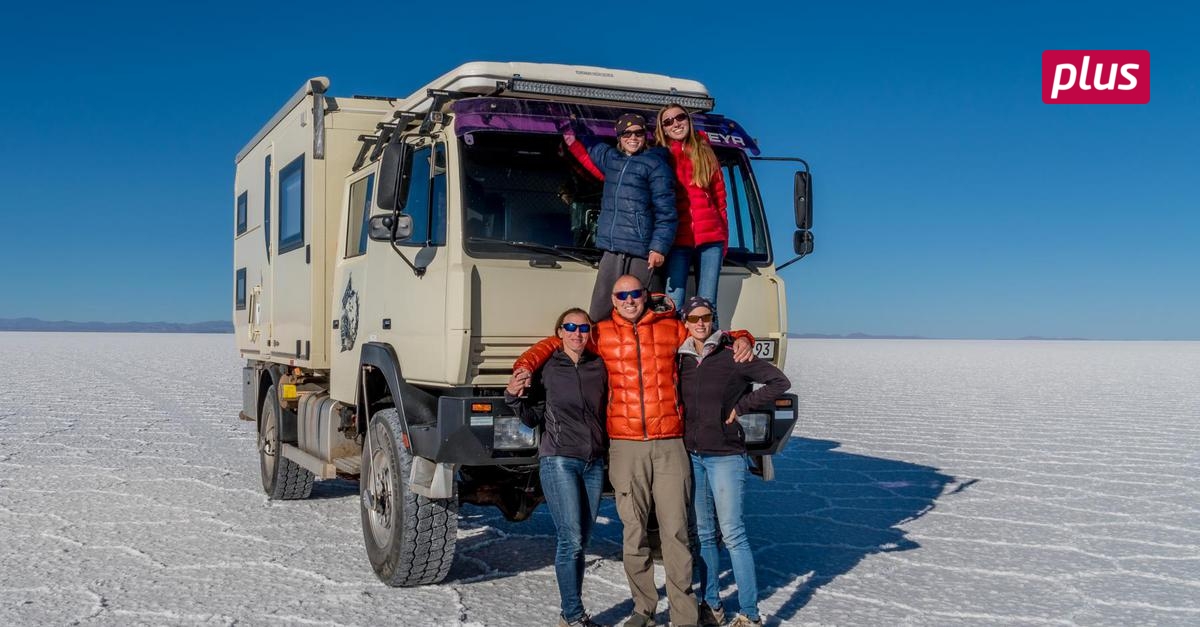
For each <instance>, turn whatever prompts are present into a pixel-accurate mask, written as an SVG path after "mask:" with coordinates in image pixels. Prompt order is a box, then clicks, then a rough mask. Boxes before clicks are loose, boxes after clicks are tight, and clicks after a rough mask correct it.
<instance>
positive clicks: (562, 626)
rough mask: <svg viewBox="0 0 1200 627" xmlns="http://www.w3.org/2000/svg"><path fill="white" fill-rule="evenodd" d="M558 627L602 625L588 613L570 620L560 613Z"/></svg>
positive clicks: (597, 626) (598, 626) (592, 626)
mask: <svg viewBox="0 0 1200 627" xmlns="http://www.w3.org/2000/svg"><path fill="white" fill-rule="evenodd" d="M558 627H600V623H597V622H596V621H594V620H592V617H591V616H588V615H587V614H584V615H583V616H580V617H579V618H578V619H576V620H573V621H569V622H568V621H567V619H565V618H563V617H562V616H561V615H560V616H559V617H558Z"/></svg>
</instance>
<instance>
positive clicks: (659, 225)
mask: <svg viewBox="0 0 1200 627" xmlns="http://www.w3.org/2000/svg"><path fill="white" fill-rule="evenodd" d="M563 125H564V126H563V127H562V133H563V142H564V143H565V144H566V146H567V150H568V151H569V152H570V153H571V154H572V155H573V156H574V157H575V158H576V159H577V160H579V162H580V163H581V164H582V165H583V166H584V167H585V168H586V169H587V170H588V171H589V172H591V173H592V175H593V176H595V177H596V178H598V179H603V181H604V192H603V194H602V195H601V197H600V215H599V217H598V218H597V220H596V223H597V224H596V241H595V243H596V248H599V249H600V250H602V251H604V254H603V255H602V256H601V257H600V263H599V265H598V268H597V271H596V283H595V285H594V286H593V287H592V301H591V304H590V306H589V308H588V313H589V314H590V315H591V317H592V319H593V320H597V321H599V320H603V319H605V318H608V317H609V315H611V314H612V304H611V303H610V302H609V296H610V295H609V292H610V291H611V290H612V286H613V283H614V282H616V280H617V277H620V276H622V275H625V274H630V275H633V276H635V277H637V278H638V279H639V280H641V282H642V284H643V285H645V286H647V287H649V288H650V290H651V291H654V292H661V291H662V287H663V285H662V279H661V275H662V273H661V272H659V273H657V276H656V273H655V271H654V269H655V268H658V267H659V266H661V265H663V263H664V262H665V261H666V255H667V253H668V252H670V250H671V243H672V242H674V241H675V223H676V221H677V219H676V216H675V186H674V182H673V181H674V180H675V179H674V175H673V174H672V173H671V166H670V165H668V164H667V154H666V150H664V149H662V148H657V147H654V148H650V147H648V145H649V144H648V142H647V137H646V133H647V126H646V119H645V118H644V117H642V116H641V115H640V114H637V113H623V114H621V116H620V117H618V118H617V121H616V123H615V124H614V126H613V131H614V132H615V133H616V135H617V145H616V147H613V146H610V145H608V143H606V142H603V141H599V140H598V139H597V138H596V137H594V136H592V135H590V134H588V133H586V132H585V131H586V128H585V127H582V126H580V127H579V128H578V130H579V131H580V133H579V136H578V137H576V128H575V125H574V124H573V122H571V121H564V122H563Z"/></svg>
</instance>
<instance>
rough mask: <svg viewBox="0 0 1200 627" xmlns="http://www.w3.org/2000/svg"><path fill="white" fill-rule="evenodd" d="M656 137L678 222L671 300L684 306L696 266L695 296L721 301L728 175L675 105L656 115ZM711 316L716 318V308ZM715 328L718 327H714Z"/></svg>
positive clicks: (669, 263)
mask: <svg viewBox="0 0 1200 627" xmlns="http://www.w3.org/2000/svg"><path fill="white" fill-rule="evenodd" d="M654 137H655V140H656V141H657V143H658V145H659V146H663V147H665V148H667V149H668V151H669V152H670V155H671V167H672V170H674V172H675V211H676V213H678V214H679V224H678V226H677V227H676V230H675V241H674V244H673V245H672V247H671V251H670V252H669V253H668V254H667V260H666V269H667V296H670V297H671V300H673V301H675V306H676V307H677V308H680V307H682V306H683V301H684V295H685V294H684V290H685V288H686V287H687V280H688V273H689V271H690V270H691V268H692V264H693V263H696V264H698V265H699V272H697V274H696V294H695V295H696V296H703V297H704V298H706V299H708V300H709V302H711V303H714V304H715V303H716V302H717V282H718V280H719V279H720V277H721V264H722V263H723V262H724V260H725V250H726V248H727V246H728V242H729V218H728V216H727V214H726V213H725V177H724V176H722V175H721V164H720V162H719V161H717V154H716V153H715V152H713V149H712V146H710V145H709V143H708V137H707V136H705V135H704V134H703V133H699V132H697V131H696V129H695V127H694V126H693V125H692V117H691V115H689V114H688V112H687V110H685V109H684V108H683V107H681V106H680V105H677V104H671V105H667V106H666V107H665V108H663V109H662V110H661V111H659V112H658V126H657V127H656V128H655V130H654ZM712 313H713V315H714V316H716V313H717V312H716V311H715V310H714V311H713V312H712ZM714 326H715V325H714Z"/></svg>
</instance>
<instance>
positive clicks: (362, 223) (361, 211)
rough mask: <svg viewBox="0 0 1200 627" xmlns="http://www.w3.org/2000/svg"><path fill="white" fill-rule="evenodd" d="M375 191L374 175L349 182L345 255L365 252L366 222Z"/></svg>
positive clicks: (369, 214)
mask: <svg viewBox="0 0 1200 627" xmlns="http://www.w3.org/2000/svg"><path fill="white" fill-rule="evenodd" d="M374 193H375V175H374V174H372V175H370V176H368V177H366V178H362V179H359V180H357V181H355V182H353V183H351V184H350V199H349V201H348V202H349V205H348V209H349V210H348V211H347V212H346V257H347V258H349V257H357V256H359V255H361V254H363V253H365V252H367V224H368V222H369V221H370V219H371V199H372V198H374V197H375V196H374Z"/></svg>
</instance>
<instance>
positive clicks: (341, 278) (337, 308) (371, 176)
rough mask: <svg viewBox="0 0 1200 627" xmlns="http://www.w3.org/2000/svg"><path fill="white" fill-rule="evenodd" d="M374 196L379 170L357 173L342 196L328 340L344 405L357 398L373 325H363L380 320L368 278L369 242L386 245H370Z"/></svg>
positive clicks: (335, 389) (334, 382) (335, 390)
mask: <svg viewBox="0 0 1200 627" xmlns="http://www.w3.org/2000/svg"><path fill="white" fill-rule="evenodd" d="M374 198H375V172H374V170H373V169H372V170H370V171H365V172H356V173H354V174H352V175H350V176H349V177H347V179H346V185H345V188H344V193H343V196H342V203H343V204H342V214H341V220H340V224H341V227H340V232H341V237H340V238H339V242H340V243H339V244H338V247H337V258H336V259H337V261H336V262H335V266H334V271H333V306H332V308H331V309H330V311H331V312H332V316H333V323H332V325H331V327H332V328H331V329H330V332H331V333H332V336H331V337H330V338H329V347H330V361H331V362H332V368H331V373H330V378H331V381H330V387H331V393H332V395H333V398H335V399H337V400H341V401H343V402H351V401H353V400H354V399H355V384H356V375H357V372H358V364H359V355H360V354H361V352H362V344H363V342H364V341H366V340H365V338H366V333H365V329H366V328H367V327H368V326H370V324H369V323H368V324H366V325H364V324H363V322H364V321H365V320H369V319H375V318H378V316H377V315H376V313H375V312H376V311H377V310H378V309H379V305H380V303H379V302H377V301H378V300H379V299H378V298H373V297H374V296H375V294H373V293H372V292H371V291H370V290H367V289H365V288H366V287H367V286H368V285H369V284H370V279H369V278H368V275H369V271H370V266H369V264H368V263H367V254H366V253H367V246H368V244H370V245H374V246H379V245H386V244H385V243H383V242H371V241H370V239H368V237H367V224H368V221H369V219H370V217H371V209H372V207H373V204H374Z"/></svg>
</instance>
